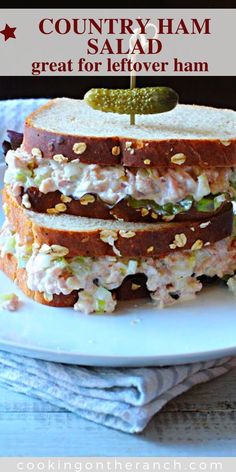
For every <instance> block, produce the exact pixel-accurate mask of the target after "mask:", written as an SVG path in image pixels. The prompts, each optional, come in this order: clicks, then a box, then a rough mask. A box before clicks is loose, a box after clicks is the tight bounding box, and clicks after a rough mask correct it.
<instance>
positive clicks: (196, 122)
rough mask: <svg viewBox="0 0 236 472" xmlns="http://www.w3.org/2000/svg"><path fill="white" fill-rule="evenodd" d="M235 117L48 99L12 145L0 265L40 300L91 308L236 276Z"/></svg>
mask: <svg viewBox="0 0 236 472" xmlns="http://www.w3.org/2000/svg"><path fill="white" fill-rule="evenodd" d="M235 125H236V113H235V112H234V111H231V110H218V109H214V108H207V107H198V106H188V105H178V106H177V107H176V108H175V109H174V110H172V111H170V112H168V113H164V114H163V115H146V116H138V117H137V119H136V125H134V126H130V125H129V124H128V121H127V116H122V115H117V114H114V113H103V112H102V111H97V110H93V109H91V108H90V107H89V106H88V105H87V104H86V103H85V102H84V101H80V100H72V99H66V98H62V99H56V100H51V101H49V102H48V104H46V105H45V106H43V107H42V108H40V109H38V110H37V111H36V112H34V113H33V114H31V115H30V116H29V117H28V118H27V120H26V122H25V129H24V137H23V142H22V144H21V145H20V146H19V147H18V148H16V149H10V150H9V151H8V153H7V155H6V163H7V166H8V167H7V170H6V173H5V188H4V191H3V202H4V210H5V214H6V219H5V223H4V225H3V228H2V231H1V236H0V248H1V262H0V264H1V268H2V269H3V271H4V272H5V273H6V274H7V275H8V276H9V277H10V278H12V279H13V280H14V281H15V282H16V283H17V284H18V285H19V286H20V288H21V289H22V290H23V291H24V292H25V293H26V294H27V295H28V296H29V297H31V298H33V299H34V300H36V301H38V302H40V303H44V304H47V305H52V306H74V307H75V309H76V310H81V311H85V312H87V313H92V312H112V311H114V309H115V306H116V304H117V300H118V299H131V298H138V297H143V296H149V297H151V298H152V299H153V300H154V305H155V306H164V305H167V304H171V303H173V302H176V301H177V300H178V301H179V300H186V299H189V298H192V297H194V296H195V294H196V293H197V292H199V291H200V290H201V288H202V276H208V277H214V276H218V277H220V278H224V277H225V276H227V277H228V276H233V274H234V271H235V269H236V247H235V246H236V245H235V243H234V238H233V236H232V228H233V211H232V203H231V200H232V199H233V198H234V186H235V182H236V170H234V167H236V140H235ZM17 138H19V136H17ZM18 140H19V139H18ZM14 147H15V146H14V143H13V148H14ZM228 283H229V285H230V286H231V287H233V286H234V284H235V283H234V279H230V281H229V282H228Z"/></svg>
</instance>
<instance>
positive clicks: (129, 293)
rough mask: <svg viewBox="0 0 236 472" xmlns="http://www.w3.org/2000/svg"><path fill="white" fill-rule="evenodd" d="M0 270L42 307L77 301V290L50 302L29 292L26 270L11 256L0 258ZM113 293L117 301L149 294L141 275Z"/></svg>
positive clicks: (57, 296) (124, 283)
mask: <svg viewBox="0 0 236 472" xmlns="http://www.w3.org/2000/svg"><path fill="white" fill-rule="evenodd" d="M0 270H2V271H3V272H4V273H5V274H6V275H7V276H8V277H9V278H10V279H11V280H13V282H15V283H16V284H17V285H18V287H19V288H20V289H21V290H22V292H24V294H25V295H26V296H27V297H29V298H32V299H33V300H34V301H36V302H38V303H41V304H43V305H48V306H54V307H64V308H65V307H72V306H74V304H75V303H76V302H77V300H78V296H79V292H78V290H73V292H71V293H70V294H69V295H63V294H62V293H61V294H59V295H54V296H53V300H52V301H47V300H45V298H44V295H43V293H41V292H36V291H32V290H30V289H29V288H28V286H27V273H26V270H25V269H19V268H18V267H17V260H16V258H15V257H14V256H13V255H11V254H6V255H4V256H3V257H0ZM133 283H135V284H136V285H137V284H138V285H140V288H138V289H137V290H132V288H131V287H132V284H133ZM113 293H114V295H115V297H116V298H117V299H118V300H131V299H137V298H146V297H148V294H149V292H148V290H147V288H146V278H144V277H143V276H142V274H137V275H134V276H129V277H127V278H126V279H125V280H124V281H123V283H122V285H121V286H120V287H119V288H118V289H116V290H113Z"/></svg>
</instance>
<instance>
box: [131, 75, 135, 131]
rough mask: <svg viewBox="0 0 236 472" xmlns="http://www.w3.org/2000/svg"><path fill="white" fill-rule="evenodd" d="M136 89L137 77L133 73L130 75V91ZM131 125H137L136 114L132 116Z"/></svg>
mask: <svg viewBox="0 0 236 472" xmlns="http://www.w3.org/2000/svg"><path fill="white" fill-rule="evenodd" d="M135 87H136V75H135V72H134V71H132V72H131V73H130V89H131V90H132V89H134V88H135ZM130 124H131V125H135V114H134V113H131V114H130Z"/></svg>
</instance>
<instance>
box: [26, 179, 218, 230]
mask: <svg viewBox="0 0 236 472" xmlns="http://www.w3.org/2000/svg"><path fill="white" fill-rule="evenodd" d="M24 193H27V194H28V196H29V201H30V203H31V210H32V211H35V212H37V213H47V210H48V209H49V208H54V207H55V205H57V204H59V203H61V195H62V193H61V192H60V191H58V190H57V191H55V192H48V193H42V192H40V191H39V189H38V188H35V187H29V188H28V189H27V190H24V189H23V187H22V195H21V196H19V197H17V201H18V203H19V204H22V196H23V194H24ZM94 197H95V202H94V203H89V204H88V205H83V204H82V203H80V200H79V199H74V198H72V200H71V202H67V203H66V210H65V211H64V212H63V213H65V214H68V215H74V216H84V217H86V218H99V219H103V220H120V221H131V222H142V223H157V224H159V223H163V221H165V218H164V220H163V218H162V216H161V215H159V216H158V215H157V214H155V212H153V211H152V210H148V214H147V215H146V214H142V212H141V208H139V209H137V208H132V207H131V206H129V204H128V201H127V200H121V201H119V202H118V203H117V204H116V205H114V206H113V207H112V208H110V207H109V206H108V205H106V203H104V202H102V201H101V200H100V199H99V198H98V197H97V196H96V195H94ZM225 205H227V203H225V202H224V203H223V204H222V206H221V207H219V208H218V209H217V210H215V211H212V212H201V211H197V210H196V209H195V208H191V209H190V210H188V211H184V212H182V213H179V214H177V215H175V217H174V218H173V220H171V222H173V221H174V222H176V221H193V220H201V221H202V220H203V219H208V218H212V217H213V216H214V215H216V214H218V213H220V211H221V210H222V207H223V206H225ZM153 214H154V218H153Z"/></svg>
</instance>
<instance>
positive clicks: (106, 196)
mask: <svg viewBox="0 0 236 472" xmlns="http://www.w3.org/2000/svg"><path fill="white" fill-rule="evenodd" d="M33 151H34V150H32V155H31V154H28V153H27V152H25V151H24V150H23V149H22V148H18V149H17V150H15V151H12V150H10V151H8V153H7V156H6V163H7V164H8V168H7V170H6V173H5V184H7V185H10V186H11V188H12V189H13V193H14V195H15V196H19V195H20V194H21V192H22V188H23V189H24V190H27V189H28V188H29V187H35V188H37V189H39V191H40V192H42V193H44V194H46V193H48V192H54V191H56V190H59V191H60V192H61V193H62V194H64V195H66V196H70V197H72V198H74V199H80V198H81V197H83V195H85V194H91V193H92V194H96V195H97V196H98V197H99V198H100V199H101V200H102V201H103V202H104V203H106V204H107V205H110V206H113V205H115V204H116V203H118V202H119V201H120V200H123V199H125V198H129V197H131V198H132V199H134V200H135V201H140V200H149V201H152V202H154V203H155V204H157V205H166V204H168V203H174V204H175V203H177V202H180V201H183V199H185V198H186V197H192V198H193V200H194V201H195V202H200V201H201V199H203V198H204V197H205V196H207V195H210V194H211V195H217V197H216V198H219V201H220V202H222V195H219V194H223V193H225V192H228V193H232V186H233V183H234V181H235V180H236V178H235V176H236V172H235V171H234V169H231V168H207V169H202V168H200V167H197V166H193V167H186V166H177V165H176V167H175V168H168V169H167V168H163V169H157V168H152V167H150V168H145V169H131V168H125V167H123V166H120V165H116V166H99V165H96V164H83V163H81V162H80V160H79V159H75V160H73V161H70V162H69V161H68V159H67V158H66V157H64V156H62V155H56V156H54V157H53V159H46V158H42V156H41V155H40V151H39V150H38V151H39V154H37V153H36V154H34V152H33ZM200 211H201V210H200ZM202 211H204V210H202Z"/></svg>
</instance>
